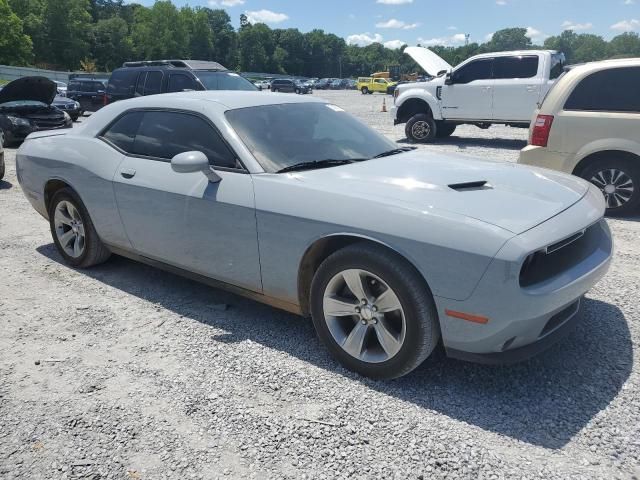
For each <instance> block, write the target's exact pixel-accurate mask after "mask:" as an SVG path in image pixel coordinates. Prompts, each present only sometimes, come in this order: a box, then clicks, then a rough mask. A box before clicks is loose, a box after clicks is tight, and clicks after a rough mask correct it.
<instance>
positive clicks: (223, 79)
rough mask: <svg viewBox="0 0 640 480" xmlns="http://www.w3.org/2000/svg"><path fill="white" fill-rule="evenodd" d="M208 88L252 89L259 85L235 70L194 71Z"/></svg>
mask: <svg viewBox="0 0 640 480" xmlns="http://www.w3.org/2000/svg"><path fill="white" fill-rule="evenodd" d="M193 73H195V74H196V76H197V77H198V79H199V80H200V82H201V83H202V85H204V88H205V89H206V90H250V91H252V92H253V91H255V90H257V87H256V86H255V85H254V84H253V83H251V82H250V81H249V80H247V79H246V78H244V77H242V76H240V75H238V74H237V73H233V72H206V71H199V72H193Z"/></svg>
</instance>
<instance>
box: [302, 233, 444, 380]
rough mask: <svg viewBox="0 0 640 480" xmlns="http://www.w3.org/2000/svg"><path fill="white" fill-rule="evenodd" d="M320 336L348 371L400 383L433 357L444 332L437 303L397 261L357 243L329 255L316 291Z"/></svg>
mask: <svg viewBox="0 0 640 480" xmlns="http://www.w3.org/2000/svg"><path fill="white" fill-rule="evenodd" d="M311 311H312V312H311V313H312V318H313V323H314V326H315V329H316V332H317V333H318V336H319V337H320V339H321V340H322V341H323V343H324V344H325V345H326V346H327V348H328V349H329V351H330V352H331V353H332V355H333V356H334V357H335V358H336V359H337V360H338V361H339V362H340V363H341V364H343V365H344V366H345V367H346V368H348V369H350V370H353V371H355V372H358V373H360V374H362V375H365V376H368V377H372V378H386V379H388V378H397V377H401V376H402V375H405V374H407V373H409V372H410V371H412V370H413V369H415V368H416V367H417V366H418V365H420V364H421V363H422V362H423V361H424V360H425V359H426V358H427V357H428V356H429V355H430V354H431V352H432V351H433V349H434V348H435V346H436V344H437V342H438V339H439V338H440V330H439V325H438V316H437V312H436V308H435V304H434V302H433V297H432V295H431V292H430V290H429V287H428V286H427V284H426V282H425V281H424V279H423V278H422V277H421V276H420V274H419V273H418V272H417V271H416V270H415V269H414V268H413V267H412V266H411V265H409V264H408V263H407V262H406V261H405V260H404V259H402V258H401V257H399V256H398V255H396V254H394V253H392V252H389V251H387V250H386V249H384V248H382V247H379V246H376V245H370V244H366V243H357V244H354V245H351V246H349V247H346V248H344V249H342V250H339V251H337V252H335V253H334V254H332V255H330V256H329V257H328V258H327V259H326V260H325V261H324V262H322V264H321V265H320V267H319V268H318V271H317V272H316V274H315V276H314V279H313V282H312V285H311Z"/></svg>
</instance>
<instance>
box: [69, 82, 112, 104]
mask: <svg viewBox="0 0 640 480" xmlns="http://www.w3.org/2000/svg"><path fill="white" fill-rule="evenodd" d="M105 89H106V87H105V82H104V80H92V79H88V78H74V79H73V80H70V81H69V85H68V86H67V97H68V98H71V99H72V100H75V101H76V102H78V103H79V104H80V110H82V111H85V112H96V111H98V110H100V109H101V108H102V107H103V105H104V92H105Z"/></svg>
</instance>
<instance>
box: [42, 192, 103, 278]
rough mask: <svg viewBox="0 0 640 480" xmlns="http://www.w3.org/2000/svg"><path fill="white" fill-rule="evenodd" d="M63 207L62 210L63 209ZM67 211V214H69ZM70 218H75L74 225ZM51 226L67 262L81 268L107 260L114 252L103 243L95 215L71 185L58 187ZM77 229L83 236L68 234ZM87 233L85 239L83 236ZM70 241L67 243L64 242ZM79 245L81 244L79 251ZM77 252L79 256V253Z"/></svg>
mask: <svg viewBox="0 0 640 480" xmlns="http://www.w3.org/2000/svg"><path fill="white" fill-rule="evenodd" d="M59 210H60V211H59ZM65 214H66V216H65ZM69 221H73V222H75V223H74V227H72V226H71V224H70V223H68V222H69ZM49 227H50V229H51V236H52V237H53V242H54V244H55V246H56V248H57V249H58V252H59V253H60V255H61V256H62V258H63V259H64V261H65V262H66V263H68V264H69V265H71V266H73V267H77V268H88V267H92V266H94V265H98V264H100V263H103V262H104V261H106V260H107V259H108V258H109V257H110V256H111V252H110V251H109V249H108V248H107V247H106V246H105V245H104V244H103V243H102V241H101V240H100V237H98V234H97V232H96V230H95V228H94V226H93V222H92V221H91V217H90V216H89V213H88V212H87V209H86V208H85V206H84V204H83V203H82V201H81V200H80V197H78V195H77V194H76V192H74V191H73V190H72V189H70V188H63V189H61V190H58V191H57V192H56V193H55V194H54V196H53V198H52V199H51V203H50V205H49ZM74 231H77V232H78V233H79V235H76V236H75V238H74V235H70V236H68V238H66V239H65V238H64V237H63V235H68V234H69V232H74ZM82 233H84V239H83V241H82V240H81V239H80V237H82ZM65 240H67V243H66V244H65V246H63V245H62V244H63V243H64V242H65ZM76 245H79V247H78V249H77V250H76V249H75V247H76ZM75 253H77V255H76V254H75Z"/></svg>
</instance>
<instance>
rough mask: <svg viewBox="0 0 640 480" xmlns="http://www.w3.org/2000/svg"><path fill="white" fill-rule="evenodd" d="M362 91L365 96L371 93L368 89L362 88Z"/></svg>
mask: <svg viewBox="0 0 640 480" xmlns="http://www.w3.org/2000/svg"><path fill="white" fill-rule="evenodd" d="M360 91H361V92H362V94H363V95H366V94H367V93H369V89H368V88H367V87H362V89H361V90H360Z"/></svg>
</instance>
